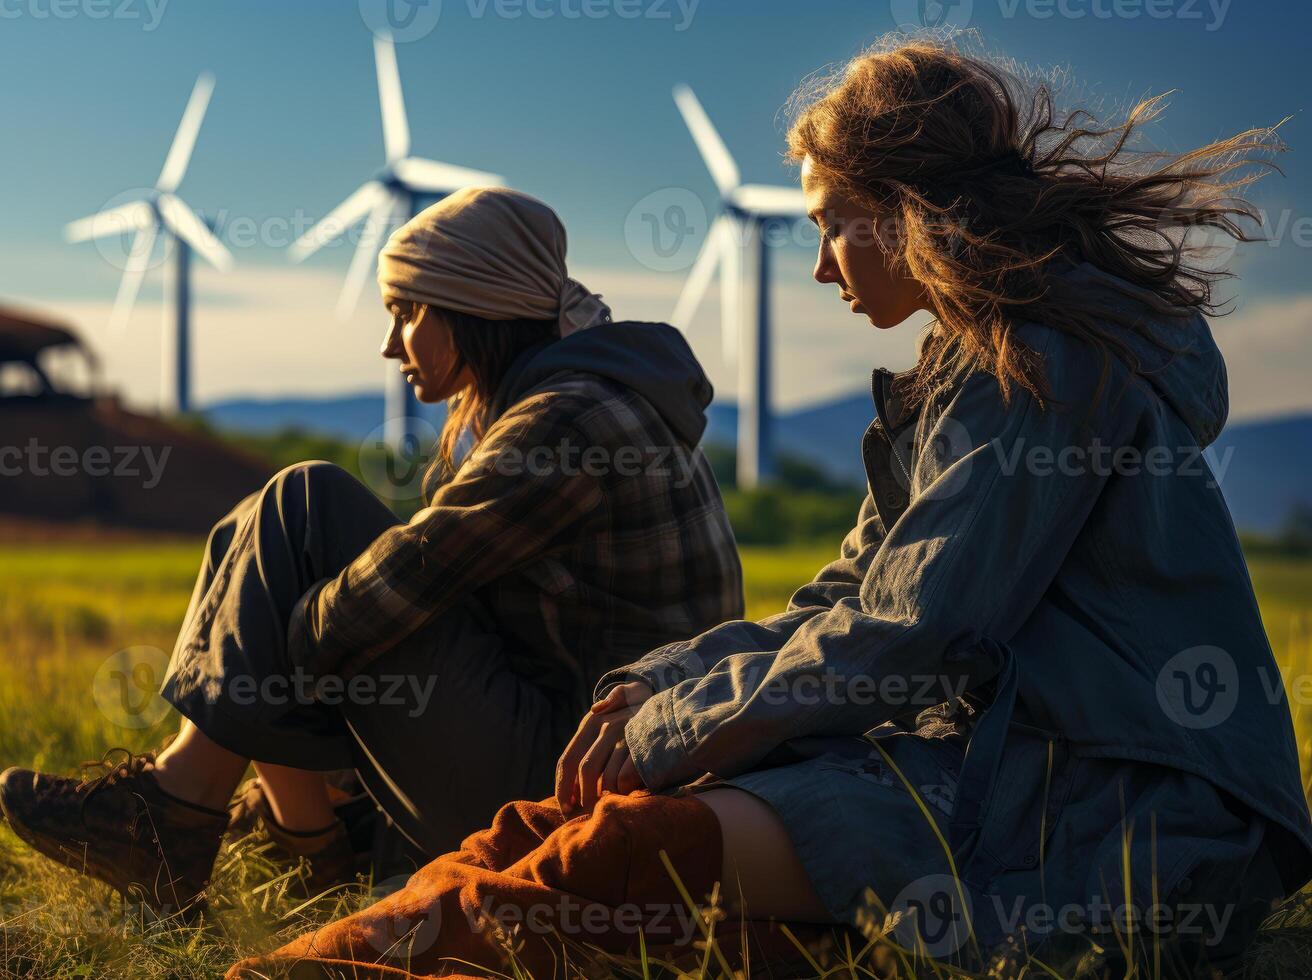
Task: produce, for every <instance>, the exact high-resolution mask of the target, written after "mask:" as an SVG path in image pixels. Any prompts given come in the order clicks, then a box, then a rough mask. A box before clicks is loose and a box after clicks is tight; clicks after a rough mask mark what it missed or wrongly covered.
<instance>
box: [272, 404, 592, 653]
mask: <svg viewBox="0 0 1312 980" xmlns="http://www.w3.org/2000/svg"><path fill="white" fill-rule="evenodd" d="M577 400H578V399H577V398H574V397H562V396H559V395H552V394H550V393H548V394H544V395H539V396H535V397H533V398H529V399H526V400H525V401H523V402H521V403H520V404H518V405H516V406H514V407H513V408H511V409H510V410H509V411H508V412H507V413H506V414H505V415H503V416H502V417H501V418H499V419H498V420H497V421H496V422H495V423H494V424H493V425H492V426H491V427H490V428H489V429H488V431H487V433H486V435H485V436H484V438H483V440H482V441H481V442H480V444H479V446H478V447H477V449H476V450H475V451H474V452H473V453H472V454H471V456H470V458H469V459H467V460H466V461H465V462H464V464H463V465H462V466H461V467H460V469H459V471H458V472H457V474H456V475H455V477H454V478H453V479H452V480H451V482H449V483H447V484H446V485H445V486H443V487H442V488H441V489H440V490H439V491H438V492H437V494H436V495H435V496H434V497H433V500H432V503H431V505H430V506H428V507H425V508H423V509H422V510H420V511H419V512H418V513H416V514H415V515H414V517H413V518H411V520H410V522H409V523H408V524H398V525H397V526H396V527H393V528H390V529H388V530H387V531H384V532H383V533H382V534H381V535H379V536H378V537H377V538H376V539H375V540H374V542H373V543H372V544H371V545H370V546H369V547H368V548H367V549H365V551H364V552H363V553H362V554H361V555H360V556H359V557H358V558H356V559H355V560H354V561H353V562H351V564H350V565H348V566H347V567H346V568H345V569H343V570H342V572H341V574H339V575H337V576H336V577H335V578H331V579H325V580H322V581H321V582H320V583H317V584H316V587H314V588H312V589H311V590H309V591H308V592H307V593H306V594H305V595H304V596H303V597H302V598H301V601H300V602H299V603H298V604H297V608H296V609H295V610H293V613H292V616H291V621H290V624H289V630H288V648H289V650H288V652H289V657H290V659H291V662H292V663H293V664H301V665H304V666H305V667H306V668H307V669H312V670H314V671H315V672H316V673H323V672H334V671H335V672H340V673H342V674H343V675H345V676H350V675H352V674H354V673H358V672H359V671H360V670H361V669H363V668H364V667H365V666H366V665H367V664H368V663H370V662H371V661H372V660H374V659H375V658H377V657H378V656H379V655H381V654H382V653H384V652H385V651H387V650H388V649H390V648H391V647H392V646H394V645H395V644H397V643H398V642H400V641H401V640H403V639H405V638H406V637H408V636H409V635H411V634H412V633H414V632H415V631H416V630H418V629H419V628H420V627H421V626H423V625H424V624H425V623H427V622H428V621H430V620H431V619H433V618H434V617H435V616H437V615H439V614H440V613H441V612H442V611H443V610H445V609H446V608H448V607H449V606H450V605H451V604H452V603H454V602H455V601H456V600H457V599H459V598H460V597H461V596H463V595H466V594H468V593H469V592H471V591H473V590H475V589H477V588H479V587H480V586H483V585H485V584H487V583H488V582H491V581H493V580H494V579H496V578H499V577H500V576H503V575H505V574H507V573H508V572H511V571H513V570H514V569H516V568H519V567H522V566H524V565H526V564H528V563H530V562H532V561H533V560H534V559H536V558H538V557H539V556H542V555H543V554H545V553H547V552H549V551H550V550H551V549H552V548H553V547H554V546H556V545H558V544H559V543H560V542H561V541H562V540H565V539H567V538H569V537H572V536H574V535H576V534H577V533H578V530H579V528H580V526H582V525H583V524H585V523H586V522H588V521H589V520H590V519H593V518H594V517H595V516H596V515H598V514H599V513H601V512H603V510H604V493H603V488H602V485H601V481H600V479H599V478H598V477H596V476H595V475H594V476H590V475H588V473H587V472H586V471H587V468H586V467H580V466H577V465H571V463H570V460H571V459H573V460H574V461H577V459H578V458H579V454H578V451H579V450H581V449H583V448H586V447H587V446H588V445H589V443H588V441H587V440H586V438H585V437H584V435H583V434H581V433H580V432H578V431H577V430H576V429H575V428H574V426H573V424H572V421H571V420H572V419H574V418H577V417H578V415H579V411H580V406H579V405H577V404H576V402H577ZM561 446H573V447H576V448H575V449H574V450H573V451H572V453H570V454H564V453H561V452H559V448H560V447H561Z"/></svg>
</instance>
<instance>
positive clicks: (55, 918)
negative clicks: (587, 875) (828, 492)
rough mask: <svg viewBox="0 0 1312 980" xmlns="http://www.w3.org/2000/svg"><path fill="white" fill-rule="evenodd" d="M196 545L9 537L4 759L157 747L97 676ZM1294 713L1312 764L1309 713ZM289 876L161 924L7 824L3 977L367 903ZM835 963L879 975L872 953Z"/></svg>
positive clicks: (799, 557)
mask: <svg viewBox="0 0 1312 980" xmlns="http://www.w3.org/2000/svg"><path fill="white" fill-rule="evenodd" d="M200 549H201V542H200V541H197V540H181V541H169V542H161V541H155V542H140V543H138V542H122V541H118V542H112V543H105V544H99V545H89V544H85V543H83V544H71V543H69V544H44V545H38V544H27V545H9V546H2V547H0V767H3V766H8V765H16V764H17V765H25V766H34V767H36V768H44V769H55V770H62V771H68V770H70V769H73V768H75V767H76V764H77V763H78V762H80V761H83V760H88V759H95V758H99V757H100V755H101V753H102V752H103V751H104V750H105V749H106V748H107V747H110V746H123V747H125V748H128V749H131V750H142V749H146V748H151V747H154V746H155V745H157V744H158V743H159V741H160V739H161V738H162V737H163V736H164V734H165V733H166V732H168V731H170V730H171V729H172V727H173V725H174V723H175V719H174V718H172V717H169V716H163V717H162V718H160V719H159V720H158V721H157V722H156V723H154V724H151V725H148V726H146V727H124V726H123V725H122V724H120V723H119V722H121V721H122V720H123V715H122V713H121V712H116V711H115V710H114V709H113V707H112V705H111V706H110V708H109V709H107V710H102V709H101V707H100V706H99V705H101V704H103V703H104V694H105V690H106V689H105V688H104V687H103V686H102V687H101V688H100V689H99V692H100V695H101V699H100V700H99V701H98V699H97V687H96V685H97V676H98V671H100V672H101V679H102V680H103V665H104V664H105V663H106V660H107V658H109V657H110V656H111V655H112V654H114V653H115V652H116V651H119V650H122V649H124V648H127V647H153V648H155V649H156V650H158V651H159V653H158V655H157V659H158V658H163V657H166V655H167V652H168V650H169V649H170V648H171V646H172V641H173V635H174V632H175V631H176V629H177V627H178V624H179V622H180V620H181V617H182V615H183V612H184V611H185V609H186V606H187V602H188V598H189V596H190V593H191V589H192V585H193V582H194V576H195V573H196V568H197V563H198V561H199V555H200ZM834 551H835V549H834V548H833V547H832V546H823V547H806V548H789V549H784V550H767V549H745V551H744V567H745V570H746V576H747V589H748V615H749V616H751V617H754V618H755V617H759V616H763V615H766V614H768V613H770V612H774V611H777V610H778V609H781V608H782V607H783V606H784V604H785V603H786V602H787V599H788V596H789V595H790V594H791V593H792V591H793V589H794V588H795V587H796V586H797V585H799V584H800V583H801V582H803V581H805V580H806V579H807V578H808V577H809V576H810V575H811V573H813V572H814V571H815V570H816V569H817V568H819V567H820V566H821V565H822V564H823V563H824V562H826V561H827V560H829V558H830V557H831V556H832V555H833V553H834ZM1252 574H1253V578H1254V582H1255V585H1256V588H1257V592H1258V596H1259V600H1260V603H1261V608H1262V615H1263V619H1264V621H1265V623H1266V627H1267V631H1268V634H1269V635H1270V637H1271V641H1272V644H1273V646H1274V647H1275V649H1276V653H1277V657H1278V659H1279V662H1280V664H1281V668H1282V670H1283V671H1284V672H1285V675H1286V683H1287V685H1288V684H1289V683H1290V682H1291V680H1292V679H1293V678H1295V677H1298V676H1302V675H1305V674H1308V673H1310V672H1312V563H1300V562H1294V561H1280V560H1267V559H1264V560H1255V561H1254V562H1253V563H1252ZM158 662H161V663H162V660H161V661H158ZM156 681H157V679H156ZM1295 710H1296V712H1297V714H1298V717H1297V719H1296V724H1297V727H1298V733H1299V741H1300V749H1301V751H1302V753H1303V758H1304V764H1305V765H1304V772H1305V773H1307V772H1309V771H1312V758H1310V755H1312V713H1309V714H1308V715H1307V716H1306V717H1304V714H1303V711H1302V708H1301V707H1297V706H1296V708H1295ZM136 717H137V716H133V717H132V718H131V719H129V720H130V721H131V723H132V724H137V723H138V722H137V721H136ZM141 717H142V718H146V717H147V716H145V715H142V716H141ZM149 720H154V719H153V718H151V719H149ZM286 885H287V876H286V874H284V873H283V872H282V871H281V869H278V868H276V867H274V866H273V865H272V864H270V863H269V862H268V860H266V859H265V857H264V853H263V848H262V846H261V845H259V844H258V843H256V842H255V841H249V840H248V841H243V842H238V843H237V844H236V845H234V846H233V847H232V848H231V849H230V850H229V851H227V852H225V853H224V854H223V855H221V859H220V863H219V868H218V872H217V875H216V889H217V897H216V899H215V901H214V906H215V914H214V915H213V916H212V922H211V924H210V926H209V927H208V928H206V929H204V930H201V929H169V928H164V929H160V928H157V927H156V928H151V927H147V926H145V925H144V924H143V923H141V922H139V921H136V920H134V919H133V918H132V917H131V916H130V915H126V913H127V912H128V911H129V910H128V909H127V908H126V907H125V906H123V905H122V904H121V903H119V902H118V901H117V899H114V898H113V897H112V896H111V895H110V893H109V892H108V890H107V889H104V888H102V887H101V886H98V885H96V884H94V883H90V882H89V881H88V880H86V879H82V878H79V877H77V876H75V875H73V874H72V873H70V872H67V871H64V870H63V869H60V868H58V867H56V866H55V865H53V864H52V863H51V862H48V861H45V860H44V859H42V858H39V857H36V856H33V855H32V854H31V853H30V852H28V851H27V850H26V848H24V847H23V846H22V845H21V844H20V843H19V842H18V841H17V840H16V839H15V838H14V837H13V836H12V834H11V833H10V832H9V830H8V828H7V827H3V826H0V977H10V976H13V977H19V976H21V977H28V976H40V977H46V976H49V977H92V976H95V977H100V976H106V977H109V976H115V977H119V976H121V977H211V976H214V975H216V973H221V972H222V970H223V968H224V967H225V966H226V965H227V964H229V963H231V962H232V961H233V960H234V959H235V958H237V957H238V956H239V955H242V954H245V953H249V952H254V951H258V950H262V949H267V948H269V947H270V946H271V945H273V943H274V940H275V939H276V938H278V937H286V938H290V937H291V936H292V935H295V934H296V933H298V932H300V931H302V930H303V929H304V928H305V927H306V926H307V925H308V924H310V923H312V922H315V921H322V919H323V918H324V917H325V916H335V915H338V914H341V913H343V912H346V911H350V910H353V909H354V908H357V907H359V906H360V905H361V904H366V903H367V902H368V900H369V899H368V895H367V891H366V890H365V889H364V888H363V887H361V888H359V889H356V890H353V891H346V892H343V893H341V894H339V895H336V896H329V897H328V898H325V899H322V900H320V901H319V902H318V903H316V904H314V905H311V906H309V907H304V908H302V907H300V904H299V903H298V902H296V901H294V900H293V899H292V898H290V897H289V896H288V894H287V893H286ZM1307 922H1308V917H1307V916H1306V915H1305V914H1301V913H1300V914H1297V915H1295V916H1293V917H1291V918H1290V920H1289V928H1286V929H1281V930H1276V931H1273V932H1271V933H1270V937H1269V939H1267V940H1264V943H1263V945H1261V946H1259V948H1258V950H1256V951H1255V954H1254V961H1253V964H1252V965H1251V969H1250V975H1253V976H1273V977H1274V976H1289V977H1307V976H1312V951H1310V950H1312V944H1309V943H1306V942H1304V936H1305V934H1312V929H1307V928H1305V926H1306V925H1307ZM838 975H842V976H849V975H850V976H857V975H866V976H874V975H876V974H875V973H873V972H870V968H869V966H867V967H866V968H865V969H864V970H855V969H848V968H844V969H842V970H841V971H840V972H839V974H838ZM901 975H903V976H906V975H908V974H907V973H905V972H903V973H902V974H901ZM921 975H924V976H931V975H934V974H933V973H928V972H926V973H922V974H921ZM1150 975H1151V974H1149V973H1136V974H1135V976H1150Z"/></svg>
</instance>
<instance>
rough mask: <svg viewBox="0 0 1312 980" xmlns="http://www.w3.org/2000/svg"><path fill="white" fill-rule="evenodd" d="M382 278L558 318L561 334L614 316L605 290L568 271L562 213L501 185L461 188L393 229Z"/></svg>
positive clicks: (476, 304) (449, 303)
mask: <svg viewBox="0 0 1312 980" xmlns="http://www.w3.org/2000/svg"><path fill="white" fill-rule="evenodd" d="M378 284H379V285H380V286H381V287H382V289H383V291H384V292H385V293H388V294H391V295H393V296H396V297H398V298H400V299H408V300H411V301H412V302H416V303H430V304H432V305H434V306H441V307H446V308H447V309H452V310H459V311H461V312H462V313H472V314H474V315H475V316H481V317H483V318H485V319H488V320H515V319H519V318H521V317H524V318H529V319H534V320H558V321H559V323H560V335H561V336H562V337H567V336H569V335H570V334H571V333H574V332H575V331H578V330H584V329H586V328H588V327H593V326H596V325H597V324H599V323H606V322H608V321H609V320H610V307H609V306H607V305H606V304H605V303H603V302H602V299H601V296H599V295H598V294H596V293H594V292H592V291H591V290H589V289H588V288H586V287H585V286H584V285H583V284H582V283H580V282H577V281H575V280H573V279H571V278H570V277H569V274H568V273H567V271H566V269H565V226H564V225H562V224H561V223H560V218H559V217H558V216H557V214H556V212H555V211H553V210H552V209H551V208H550V207H548V206H547V205H546V204H544V203H542V202H541V201H539V200H538V199H537V198H535V197H530V196H529V195H528V194H522V193H520V192H519V191H512V190H508V189H506V188H501V187H468V188H465V189H464V190H461V191H457V192H456V193H454V194H452V195H450V196H449V197H447V198H445V199H444V200H442V201H441V202H439V203H437V204H434V205H433V206H432V207H430V208H425V209H424V210H423V211H421V212H420V213H419V214H417V215H415V217H414V218H412V219H411V220H410V221H408V222H406V223H405V224H404V225H402V226H401V227H400V228H398V229H397V230H396V231H394V232H393V233H392V236H391V237H390V238H389V239H388V240H387V244H386V245H385V246H384V247H383V251H382V254H381V255H380V256H379V258H378Z"/></svg>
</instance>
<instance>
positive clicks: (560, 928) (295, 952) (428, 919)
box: [227, 791, 815, 980]
mask: <svg viewBox="0 0 1312 980" xmlns="http://www.w3.org/2000/svg"><path fill="white" fill-rule="evenodd" d="M661 851H664V852H665V854H666V856H667V857H668V859H669V862H670V865H671V866H672V867H673V869H674V872H675V874H676V875H677V876H678V878H679V881H680V882H681V883H682V886H683V889H684V890H685V891H686V893H687V895H688V896H690V897H691V898H692V900H693V901H694V902H695V903H697V904H698V905H699V906H706V905H707V904H708V896H709V895H710V893H711V891H712V889H713V887H714V885H715V882H716V881H717V879H718V878H719V876H720V868H721V863H722V851H721V839H720V826H719V822H718V820H717V819H716V817H715V814H714V813H713V812H712V811H711V810H710V808H709V807H707V806H706V805H705V804H704V803H702V802H701V801H700V800H698V799H697V798H696V797H695V796H692V795H688V796H660V795H654V794H651V793H647V792H645V791H641V792H638V793H635V794H633V795H632V796H617V795H608V796H605V797H603V798H602V800H601V802H600V803H599V804H598V806H597V808H596V809H595V810H594V811H593V812H592V813H591V814H588V815H585V816H579V817H575V818H573V819H571V820H568V821H567V820H564V819H563V818H562V817H561V814H560V810H559V808H558V807H557V806H556V801H555V799H554V798H553V799H547V800H543V801H542V802H540V803H529V802H518V803H508V804H506V805H505V806H504V807H502V808H501V810H500V811H499V812H498V813H497V815H496V817H495V818H494V820H493V822H492V826H491V827H490V828H489V829H487V830H483V831H479V832H478V833H475V834H471V835H470V836H469V837H467V838H466V839H465V840H464V842H463V843H462V844H461V847H460V850H459V851H454V852H451V853H449V854H444V855H443V856H442V857H440V858H438V859H437V860H435V861H433V862H432V863H431V864H429V865H427V866H426V867H424V868H421V869H420V870H419V871H418V872H416V873H415V874H414V875H413V876H412V877H411V878H410V880H409V881H408V882H407V884H406V886H405V887H404V888H403V889H401V890H400V891H399V892H396V893H395V894H393V895H390V896H388V897H387V898H384V899H382V900H381V901H379V902H378V903H376V904H375V905H372V906H370V907H369V908H367V909H364V910H362V911H360V912H357V913H355V914H354V915H351V916H348V917H347V918H345V919H340V920H338V921H336V922H332V923H330V924H329V925H327V926H324V927H323V928H321V929H317V930H315V931H313V932H310V933H306V934H305V935H303V936H301V937H300V938H299V939H297V940H295V941H293V942H291V943H289V944H288V945H286V946H284V947H282V948H281V949H279V950H277V951H276V952H274V953H272V954H270V955H269V956H264V957H255V958H251V959H246V960H242V961H241V962H240V963H237V964H236V965H234V966H233V967H232V968H231V969H230V970H229V971H228V974H227V976H228V980H238V978H240V980H256V978H264V977H273V976H293V977H301V976H305V977H323V976H347V977H352V978H378V980H382V978H389V980H397V978H401V977H417V976H422V977H433V976H446V977H450V976H456V975H476V976H486V975H487V972H495V973H503V974H506V975H514V973H515V970H514V969H512V967H511V962H512V955H513V962H514V963H515V964H517V965H518V967H519V969H520V970H522V971H523V972H524V973H527V974H528V975H529V976H532V977H533V978H534V980H547V978H550V977H555V976H563V975H565V967H564V964H565V963H566V962H567V961H568V962H570V963H573V964H575V965H579V964H580V963H582V962H587V961H589V960H592V961H595V960H596V959H597V958H599V957H604V956H605V955H606V954H633V953H635V952H636V951H637V950H638V948H639V940H638V934H639V933H640V932H641V934H642V936H643V939H644V941H645V945H646V948H647V950H648V953H649V955H650V956H652V957H653V958H665V959H677V958H678V957H680V956H684V957H686V956H688V955H690V954H691V955H700V954H699V953H697V943H698V941H699V940H703V939H704V935H705V933H704V929H705V928H706V920H705V919H704V918H703V917H702V916H701V915H699V914H694V913H693V911H692V910H690V909H689V907H688V904H687V902H686V901H685V898H684V896H683V894H682V893H681V891H680V888H679V886H678V884H676V882H675V880H674V879H673V878H672V877H671V875H670V873H669V871H668V870H667V869H666V866H665V864H664V862H663V861H662V860H661V856H660V854H661ZM750 925H751V928H750V929H749V930H744V929H742V928H741V927H740V926H739V925H737V924H734V925H733V926H732V927H730V926H729V924H728V923H720V925H719V927H718V929H717V932H716V943H717V947H719V948H720V950H721V955H728V956H731V957H732V956H740V955H742V954H743V953H744V952H746V949H745V947H744V945H743V943H744V941H746V942H750V943H751V944H752V948H753V949H756V950H759V951H761V954H762V955H763V956H765V957H766V958H769V957H771V956H772V955H775V954H777V953H779V952H781V951H786V950H790V949H791V942H790V941H788V940H787V937H786V936H784V935H783V934H782V933H781V932H779V931H778V930H776V929H774V928H772V927H771V926H770V925H768V924H761V923H752V924H750ZM801 931H808V932H810V933H813V932H814V931H815V930H814V927H811V929H810V930H807V927H802V930H801ZM748 933H750V935H748ZM512 950H513V953H512ZM758 962H759V960H758ZM485 971H487V972H485ZM571 972H573V971H571ZM589 975H593V973H592V972H591V971H589Z"/></svg>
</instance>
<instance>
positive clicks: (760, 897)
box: [698, 789, 833, 922]
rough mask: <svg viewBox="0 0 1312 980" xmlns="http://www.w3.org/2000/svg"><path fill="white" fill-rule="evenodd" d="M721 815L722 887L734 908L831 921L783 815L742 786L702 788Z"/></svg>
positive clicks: (755, 914) (749, 913)
mask: <svg viewBox="0 0 1312 980" xmlns="http://www.w3.org/2000/svg"><path fill="white" fill-rule="evenodd" d="M698 799H700V800H701V801H702V802H703V803H705V804H706V805H707V806H709V807H710V808H711V810H712V811H713V812H714V813H715V816H716V818H717V819H718V820H719V821H720V836H721V839H722V840H723V843H724V848H723V850H724V866H723V870H722V872H721V879H720V893H721V895H722V896H723V900H724V903H725V906H726V907H727V908H728V910H729V911H730V913H731V914H734V915H743V916H745V917H746V918H750V919H765V918H771V917H774V918H779V919H792V920H794V921H798V922H830V921H832V920H833V917H832V916H831V915H830V913H829V911H828V910H827V909H826V908H825V905H824V902H822V901H821V899H820V896H819V895H817V894H816V891H815V888H814V886H812V884H811V880H810V878H808V877H807V874H806V868H805V867H804V866H803V865H802V861H801V859H800V858H799V857H798V856H797V850H796V848H795V847H794V846H793V842H792V839H791V838H790V837H789V836H788V831H787V830H786V829H785V827H784V824H783V821H782V820H780V819H779V815H778V814H777V813H775V811H774V809H773V808H772V807H770V805H769V804H767V803H766V802H765V801H764V800H762V799H760V798H759V797H756V796H753V795H752V794H751V793H748V792H745V791H744V790H739V789H714V790H708V791H706V792H704V793H699V794H698Z"/></svg>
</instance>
